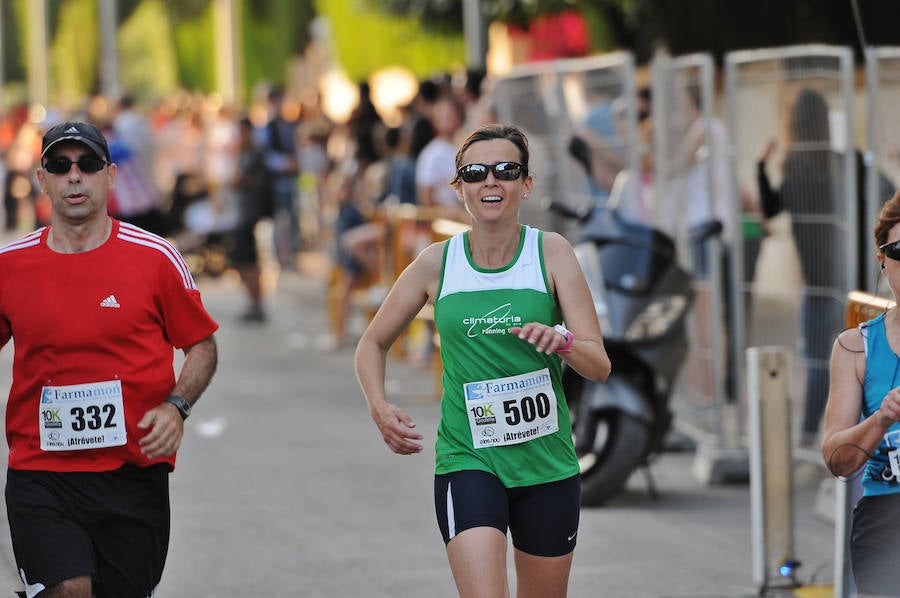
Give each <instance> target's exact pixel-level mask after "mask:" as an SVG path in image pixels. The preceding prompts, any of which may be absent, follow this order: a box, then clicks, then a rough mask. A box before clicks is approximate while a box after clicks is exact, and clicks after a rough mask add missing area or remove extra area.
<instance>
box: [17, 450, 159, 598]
mask: <svg viewBox="0 0 900 598" xmlns="http://www.w3.org/2000/svg"><path fill="white" fill-rule="evenodd" d="M6 510H7V514H8V517H9V528H10V535H11V537H12V544H13V551H14V552H15V556H16V566H17V569H18V571H19V575H20V576H21V578H22V581H23V582H24V583H25V586H26V593H27V596H29V597H31V596H34V595H36V594H37V593H38V592H39V591H41V590H42V589H44V588H47V587H50V586H52V585H54V584H56V583H59V582H61V581H64V580H66V579H71V578H73V577H80V576H83V575H90V576H91V577H92V581H93V591H94V595H95V596H96V597H97V598H147V597H148V596H151V595H152V593H153V590H154V589H155V588H156V586H157V585H158V584H159V581H160V579H161V578H162V571H163V566H164V565H165V562H166V554H167V552H168V548H169V523H170V519H169V467H168V465H166V464H159V465H153V466H151V467H137V466H133V465H126V466H124V467H122V468H120V469H117V470H115V471H107V472H73V473H58V472H49V471H18V470H13V469H8V470H7V478H6Z"/></svg>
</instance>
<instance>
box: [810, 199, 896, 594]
mask: <svg viewBox="0 0 900 598" xmlns="http://www.w3.org/2000/svg"><path fill="white" fill-rule="evenodd" d="M875 244H876V246H877V248H878V250H877V252H876V254H875V257H876V259H877V260H878V261H879V263H880V264H881V274H882V276H883V277H884V279H885V280H886V281H887V284H888V285H889V286H890V289H891V292H892V293H893V295H894V297H896V296H897V293H898V291H900V192H898V193H895V194H894V196H893V197H892V198H891V199H889V200H888V201H887V202H886V203H885V204H884V206H883V207H882V209H881V212H880V213H879V215H878V220H877V221H876V223H875ZM898 350H900V312H898V311H897V309H896V308H893V309H890V310H889V311H887V312H885V313H884V314H882V315H880V316H878V317H877V318H875V319H873V320H870V321H868V322H865V323H863V324H861V325H860V326H859V327H858V328H851V329H848V330H845V331H844V332H842V333H841V334H840V336H838V339H837V341H836V342H835V344H834V348H833V349H832V354H831V366H830V367H831V386H830V389H829V392H828V404H827V407H826V409H825V431H824V434H823V441H822V456H823V458H824V459H825V463H826V465H827V466H828V468H829V470H830V471H831V473H832V474H834V475H835V476H848V477H851V476H854V475H861V476H862V487H863V496H862V498H861V499H860V500H859V502H857V503H856V505H855V507H854V509H853V527H852V534H851V540H850V560H851V563H852V566H853V576H854V578H855V579H856V586H857V589H858V591H859V595H860V596H900V568H898V567H897V563H898V562H900V556H898V555H900V425H898V421H900V387H898V384H900V357H898Z"/></svg>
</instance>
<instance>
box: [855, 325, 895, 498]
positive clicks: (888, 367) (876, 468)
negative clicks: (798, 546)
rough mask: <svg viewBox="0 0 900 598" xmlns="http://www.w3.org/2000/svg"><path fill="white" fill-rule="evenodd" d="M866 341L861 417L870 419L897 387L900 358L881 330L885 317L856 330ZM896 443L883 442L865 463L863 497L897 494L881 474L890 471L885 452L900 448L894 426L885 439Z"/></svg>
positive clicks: (893, 486) (892, 485)
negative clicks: (889, 444)
mask: <svg viewBox="0 0 900 598" xmlns="http://www.w3.org/2000/svg"><path fill="white" fill-rule="evenodd" d="M859 329H860V332H861V333H862V335H863V339H864V340H865V347H866V373H865V377H864V378H863V406H862V413H863V416H865V417H869V416H871V415H872V414H873V413H875V412H876V411H878V408H879V407H881V401H882V400H883V399H884V395H886V394H887V393H888V391H889V390H891V389H892V388H894V387H896V386H897V382H898V375H900V358H898V357H897V355H896V354H895V353H894V351H893V350H892V349H891V346H890V345H889V344H888V340H887V334H886V332H885V328H884V314H881V315H880V316H878V317H877V318H874V319H872V320H869V321H868V322H864V323H863V324H861V325H860V327H859ZM895 434H896V437H897V440H896V441H894V442H892V443H891V446H888V442H887V441H886V440H884V439H882V441H881V444H879V445H878V449H876V451H875V455H874V456H873V457H872V458H871V459H869V461H868V462H867V463H866V471H865V475H864V476H863V481H862V485H863V495H864V496H879V495H882V494H897V493H900V484H898V483H897V482H895V481H886V480H884V479H883V478H882V476H881V472H882V471H883V470H884V469H885V468H887V470H888V471H890V464H889V463H888V458H887V451H888V450H891V449H892V448H893V449H896V448H898V447H900V424H896V423H895V424H894V425H893V426H891V427H890V428H889V429H888V432H887V434H886V436H892V435H895Z"/></svg>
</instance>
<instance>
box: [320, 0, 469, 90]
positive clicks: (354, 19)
mask: <svg viewBox="0 0 900 598" xmlns="http://www.w3.org/2000/svg"><path fill="white" fill-rule="evenodd" d="M450 4H456V5H459V1H458V0H454V2H450ZM457 7H458V6H457ZM316 8H317V10H318V12H319V14H321V15H322V16H324V17H326V18H327V19H328V22H329V24H330V27H331V35H332V41H333V43H334V51H335V54H336V57H337V60H338V62H339V63H340V65H341V66H342V67H343V69H344V70H345V71H346V72H347V74H348V76H349V77H350V78H351V79H353V80H355V81H362V80H365V79H366V78H367V77H368V76H369V75H371V74H372V72H374V71H376V70H378V69H379V68H382V67H385V66H394V65H397V66H405V67H406V68H408V69H409V70H410V71H412V72H413V73H414V74H415V75H416V76H418V77H421V78H426V77H429V76H431V75H433V74H434V73H436V72H447V71H451V70H455V69H457V68H461V67H462V66H463V65H464V64H465V52H466V47H465V41H464V40H463V37H462V21H461V16H459V17H458V21H457V22H458V26H457V28H456V31H455V32H453V33H440V32H437V31H434V30H432V31H430V32H429V31H426V30H424V29H423V28H422V26H421V23H420V21H419V19H418V18H417V17H416V16H415V15H414V14H412V15H406V16H401V15H393V16H392V15H387V14H385V13H384V12H383V11H381V10H376V9H375V8H374V7H370V6H368V5H366V4H361V3H360V2H359V0H318V1H317V2H316ZM460 14H461V13H460Z"/></svg>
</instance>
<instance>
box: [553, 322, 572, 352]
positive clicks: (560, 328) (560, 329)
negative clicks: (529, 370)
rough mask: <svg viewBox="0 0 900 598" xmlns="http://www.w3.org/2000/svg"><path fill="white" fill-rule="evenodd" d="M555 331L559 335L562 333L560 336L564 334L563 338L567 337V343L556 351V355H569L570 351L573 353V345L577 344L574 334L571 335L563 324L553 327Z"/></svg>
mask: <svg viewBox="0 0 900 598" xmlns="http://www.w3.org/2000/svg"><path fill="white" fill-rule="evenodd" d="M553 329H554V330H556V331H557V332H558V333H560V334H562V335H563V336H565V337H566V342H565V344H564V345H563V346H562V347H560V348H559V349H557V350H556V351H554V353H568V352H569V351H571V350H572V343H574V342H575V335H574V334H572V333H571V332H570V331H569V330H568V329H567V328H566V327H565V326H563V325H562V324H557V325H556V326H554V327H553Z"/></svg>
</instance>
